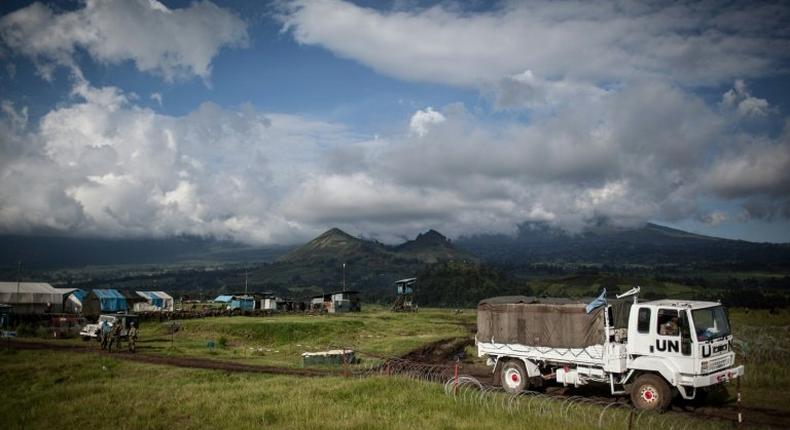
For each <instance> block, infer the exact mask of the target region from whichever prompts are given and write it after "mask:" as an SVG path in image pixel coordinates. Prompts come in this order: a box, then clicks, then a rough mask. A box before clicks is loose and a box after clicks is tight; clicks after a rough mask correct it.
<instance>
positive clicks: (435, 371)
mask: <svg viewBox="0 0 790 430" xmlns="http://www.w3.org/2000/svg"><path fill="white" fill-rule="evenodd" d="M357 354H358V356H359V357H361V358H362V359H361V360H359V361H358V362H356V363H345V362H344V363H343V374H344V375H346V376H349V377H356V378H368V377H381V376H384V377H399V378H409V379H413V380H419V381H427V382H432V383H438V384H442V385H443V388H444V393H445V394H446V395H447V396H449V397H451V398H452V399H453V400H454V401H455V402H458V403H463V404H465V405H467V406H470V407H474V408H477V409H479V410H480V411H481V412H486V413H490V412H501V413H506V414H509V415H512V416H516V415H519V414H527V415H531V416H538V417H545V418H548V419H552V420H555V421H561V422H566V423H568V424H573V425H578V423H580V422H584V423H587V424H589V427H590V428H600V429H629V430H630V429H668V430H686V429H698V428H711V429H713V428H720V427H721V425H722V424H726V422H725V421H721V420H715V421H713V422H710V421H708V422H705V421H703V420H700V419H696V418H694V417H692V416H689V415H688V414H679V413H672V412H670V413H664V414H660V413H656V412H650V411H642V410H637V409H635V408H633V407H632V406H631V405H630V403H627V402H625V401H621V400H613V399H605V398H604V399H602V398H600V397H586V396H579V395H562V394H556V393H544V392H537V391H524V392H522V393H520V394H516V395H512V394H508V393H506V392H505V391H504V390H503V389H502V388H501V387H497V386H494V385H491V384H489V383H487V382H483V381H481V380H480V379H479V378H477V377H475V376H472V375H467V374H462V373H461V370H462V366H461V365H460V363H458V362H456V363H454V364H430V363H422V362H416V361H412V360H407V359H403V358H392V357H384V356H381V355H376V354H368V353H364V352H359V351H357Z"/></svg>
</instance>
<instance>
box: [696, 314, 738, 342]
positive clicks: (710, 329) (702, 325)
mask: <svg viewBox="0 0 790 430" xmlns="http://www.w3.org/2000/svg"><path fill="white" fill-rule="evenodd" d="M691 317H692V319H694V329H695V330H696V334H697V340H698V341H708V340H712V339H716V338H720V337H724V336H729V335H730V323H729V321H727V314H726V313H725V312H724V308H722V307H721V306H714V307H712V308H704V309H695V310H693V311H691Z"/></svg>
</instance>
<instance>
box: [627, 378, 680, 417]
mask: <svg viewBox="0 0 790 430" xmlns="http://www.w3.org/2000/svg"><path fill="white" fill-rule="evenodd" d="M671 402H672V389H670V387H669V385H668V384H667V383H666V381H664V378H662V377H660V376H658V375H654V374H652V373H645V374H644V375H641V376H639V377H638V378H636V381H635V382H634V385H633V387H632V388H631V403H633V405H634V407H636V408H637V409H642V410H646V411H656V412H663V411H665V410H667V408H668V407H669V404H670V403H671Z"/></svg>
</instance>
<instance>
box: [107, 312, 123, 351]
mask: <svg viewBox="0 0 790 430" xmlns="http://www.w3.org/2000/svg"><path fill="white" fill-rule="evenodd" d="M121 326H123V321H121V320H120V319H119V320H118V321H115V324H114V325H113V326H112V334H111V337H110V345H109V347H108V349H109V351H110V352H112V346H113V345H115V349H117V350H118V351H120V350H121Z"/></svg>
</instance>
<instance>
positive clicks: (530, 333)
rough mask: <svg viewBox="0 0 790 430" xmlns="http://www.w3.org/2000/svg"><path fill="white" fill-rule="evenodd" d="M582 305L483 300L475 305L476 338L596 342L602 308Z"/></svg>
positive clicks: (575, 344) (556, 344)
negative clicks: (590, 307)
mask: <svg viewBox="0 0 790 430" xmlns="http://www.w3.org/2000/svg"><path fill="white" fill-rule="evenodd" d="M516 297H518V296H516ZM510 299H515V297H511V298H510ZM541 300H542V299H541ZM525 302H526V303H525ZM584 308H585V304H584V303H567V304H554V303H534V302H532V301H531V300H511V301H508V300H507V299H505V298H494V299H487V300H483V301H481V302H480V304H479V305H478V307H477V339H478V340H479V341H480V342H491V341H493V342H496V343H518V344H521V345H528V346H543V347H553V348H585V347H588V346H592V345H600V344H602V343H603V342H604V313H603V312H604V308H603V307H600V308H597V309H595V310H594V311H593V312H591V313H589V314H588V313H586V312H585V309H584Z"/></svg>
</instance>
